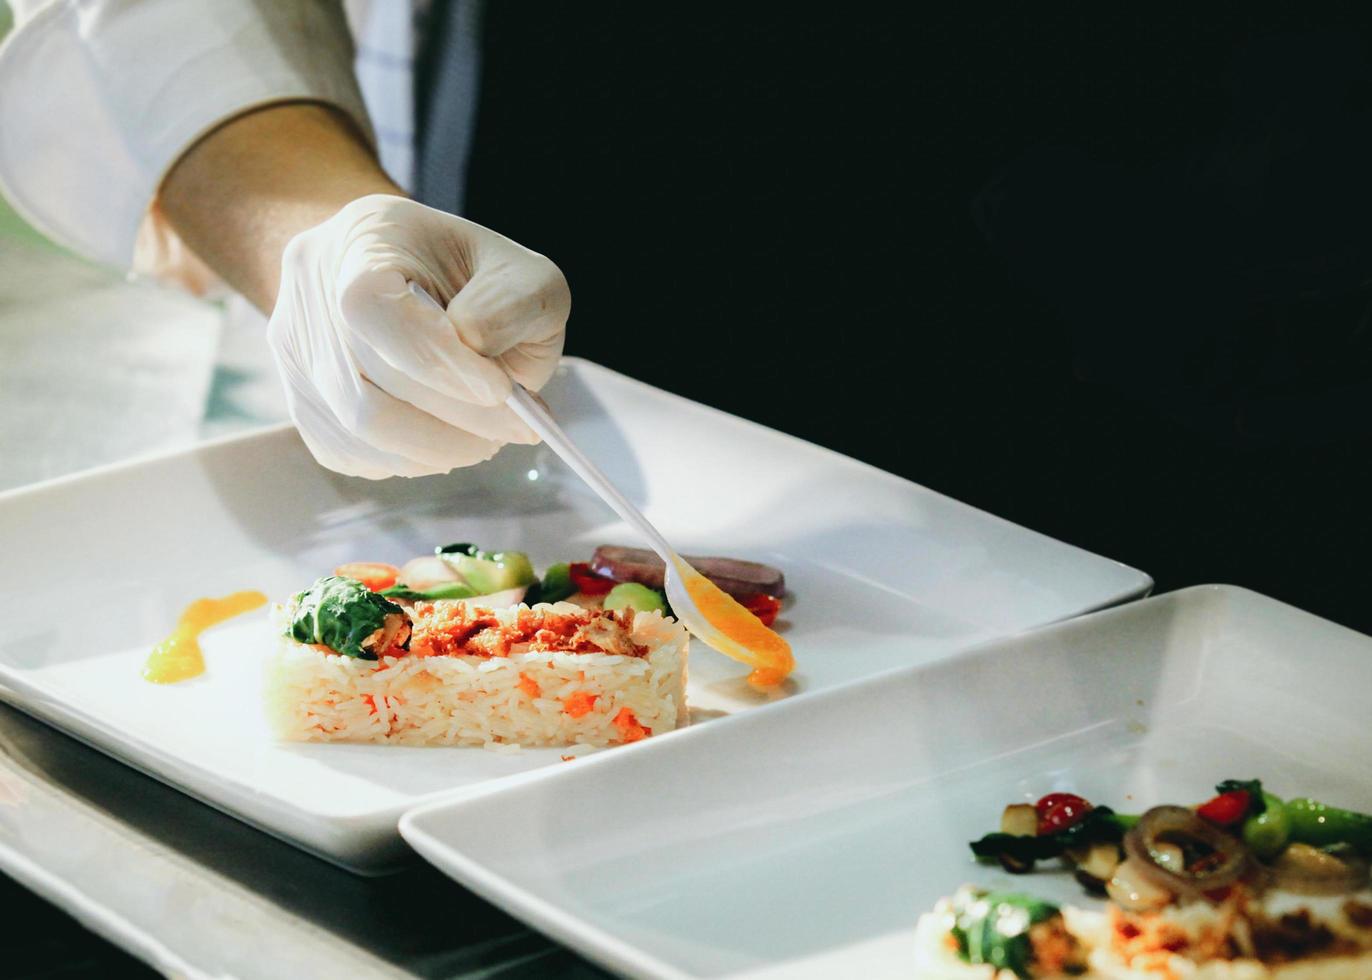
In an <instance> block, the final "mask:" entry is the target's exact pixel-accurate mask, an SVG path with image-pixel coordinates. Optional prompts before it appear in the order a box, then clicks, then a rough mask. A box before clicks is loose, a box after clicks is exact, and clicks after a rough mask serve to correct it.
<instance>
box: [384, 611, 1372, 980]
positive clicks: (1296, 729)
mask: <svg viewBox="0 0 1372 980" xmlns="http://www.w3.org/2000/svg"><path fill="white" fill-rule="evenodd" d="M1369 691H1372V638H1369V637H1367V636H1363V635H1362V634H1359V633H1354V632H1352V631H1350V630H1347V629H1344V628H1343V627H1340V626H1335V625H1334V624H1332V623H1329V622H1327V621H1326V620H1322V619H1318V618H1316V617H1315V616H1311V615H1309V614H1307V613H1304V612H1301V611H1299V610H1297V609H1293V608H1291V607H1290V606H1286V605H1283V604H1281V603H1278V602H1275V601H1273V600H1271V599H1267V598H1264V597H1262V596H1259V595H1256V594H1254V593H1251V592H1246V591H1243V590H1239V589H1233V588H1225V587H1216V586H1202V587H1197V588H1194V589H1188V590H1185V591H1183V592H1177V593H1172V594H1169V595H1164V596H1160V597H1157V598H1153V599H1146V600H1144V601H1142V602H1137V603H1133V604H1131V605H1128V606H1125V607H1123V608H1121V609H1113V610H1108V611H1105V612H1100V613H1096V614H1094V615H1091V616H1087V617H1083V618H1081V619H1077V620H1073V621H1071V622H1067V623H1061V624H1057V625H1053V626H1047V627H1044V628H1043V629H1040V630H1036V631H1034V632H1032V633H1029V634H1025V635H1022V636H1019V637H1013V638H1009V639H1002V640H996V641H993V642H991V643H989V644H987V645H986V646H984V647H983V648H981V649H979V650H977V651H974V652H970V653H968V654H966V655H964V656H960V657H957V658H954V659H949V660H945V661H943V662H941V663H937V664H928V665H924V666H920V667H915V668H909V669H904V670H898V671H895V672H893V673H889V674H887V675H885V676H884V677H880V678H872V679H869V680H866V681H862V682H859V683H856V684H852V685H848V686H846V687H844V688H842V689H840V690H835V691H829V692H826V693H823V694H819V695H816V696H815V697H813V698H807V699H804V700H801V701H796V702H792V703H790V704H786V705H780V706H778V707H777V708H776V709H774V710H772V711H767V712H758V713H755V714H748V715H742V716H739V717H735V718H730V719H727V720H725V721H722V722H720V723H717V724H713V725H710V726H707V727H705V728H702V729H698V730H692V731H687V732H684V733H683V734H682V735H681V736H679V737H678V738H676V739H674V740H671V741H664V742H662V743H661V744H658V745H652V744H650V743H644V744H643V745H642V746H641V747H640V746H632V747H629V748H626V749H625V750H623V751H621V752H615V753H609V754H606V755H604V756H601V757H598V758H593V759H586V760H584V761H578V762H576V763H574V764H573V765H571V766H569V767H568V770H567V771H559V772H554V773H551V774H550V775H549V776H548V778H546V779H542V780H539V781H538V782H536V783H531V784H529V785H525V786H519V787H513V788H511V789H510V790H509V791H507V792H503V793H496V794H492V795H491V796H489V797H486V796H479V797H475V798H469V799H467V800H463V801H459V802H456V803H450V804H442V803H440V804H436V805H433V806H429V807H425V808H423V809H420V810H417V811H414V812H412V813H409V814H407V815H406V816H405V817H404V818H403V819H402V821H401V825H400V827H401V832H402V833H403V834H404V835H405V838H406V839H407V840H409V841H410V843H411V844H413V845H414V846H415V848H416V849H417V850H418V851H419V852H420V853H421V854H423V855H424V856H425V857H426V858H428V859H429V860H430V861H431V862H433V863H434V864H436V865H437V866H438V867H440V868H442V869H443V870H445V871H446V872H448V874H450V875H451V876H452V877H454V878H456V879H457V880H458V881H460V882H461V883H463V884H464V885H466V886H468V887H469V888H471V889H473V890H474V891H476V892H478V893H479V894H481V895H483V896H484V897H486V898H487V899H489V900H491V901H492V902H494V903H495V904H497V905H499V906H501V907H502V908H504V909H505V910H506V911H508V912H510V913H511V914H513V915H516V916H518V917H520V918H521V919H523V920H524V921H526V922H528V923H529V924H530V925H532V926H535V927H537V928H538V929H541V930H543V931H544V932H546V933H548V934H549V935H551V936H553V937H555V938H557V939H559V940H561V941H562V942H564V943H566V944H567V945H569V946H572V947H573V948H575V949H577V950H578V951H579V952H581V953H583V954H584V955H586V956H588V957H590V958H592V959H594V960H596V961H598V962H599V963H601V964H603V965H605V966H607V967H609V968H611V969H614V970H617V971H620V972H622V973H625V974H628V975H631V976H635V977H725V976H728V977H736V976H741V975H749V976H754V975H759V974H765V975H772V976H776V977H783V976H784V977H788V978H789V977H816V978H819V977H859V976H860V977H864V978H866V980H876V978H879V977H909V976H912V975H913V974H912V972H911V971H912V969H913V967H912V955H913V954H912V950H913V945H912V934H913V928H914V925H915V921H916V919H917V918H918V916H919V915H920V913H921V912H924V911H928V910H929V909H930V908H932V906H933V904H934V902H935V901H936V900H937V899H938V898H939V897H941V896H943V895H948V894H951V893H952V892H953V890H955V889H956V888H957V886H958V885H960V884H963V883H964V882H969V881H971V882H977V883H980V884H984V885H987V886H993V887H1014V888H1015V889H1017V890H1027V891H1030V892H1032V893H1036V894H1039V895H1040V896H1042V897H1044V898H1048V899H1051V900H1056V901H1059V902H1075V903H1085V902H1087V901H1088V900H1087V899H1086V897H1085V894H1084V892H1083V891H1082V889H1081V888H1080V886H1078V885H1077V884H1076V883H1075V882H1074V881H1073V880H1072V878H1071V877H1070V876H1069V875H1068V874H1067V873H1066V872H1062V871H1058V872H1052V871H1040V872H1036V873H1035V874H1033V875H1030V876H1027V877H1024V876H1019V877H1014V876H1010V875H1008V874H1006V873H1004V872H1003V871H1001V870H1000V869H999V868H998V867H995V866H986V865H979V864H977V863H976V862H975V861H974V860H973V859H972V857H971V853H970V851H969V850H968V847H967V844H968V841H970V840H972V839H973V838H976V837H980V836H981V835H982V834H983V833H986V832H989V831H992V830H998V829H999V825H1000V814H1001V810H1002V808H1003V807H1004V806H1005V805H1006V804H1007V803H1011V802H1030V801H1033V800H1034V799H1037V798H1038V797H1039V796H1041V795H1043V794H1045V793H1048V792H1052V791H1059V790H1063V791H1073V792H1077V793H1080V794H1082V795H1084V796H1085V797H1087V799H1090V800H1093V801H1095V802H1097V803H1104V804H1108V805H1111V806H1113V807H1114V808H1115V809H1116V810H1119V811H1121V812H1130V811H1133V812H1141V811H1142V810H1144V809H1147V808H1148V807H1149V806H1152V805H1155V804H1160V803H1176V802H1183V803H1184V802H1191V801H1199V800H1202V799H1205V798H1207V797H1208V796H1210V795H1212V793H1213V787H1214V785H1215V783H1216V782H1218V781H1219V780H1221V779H1224V778H1231V777H1232V778H1241V779H1251V778H1254V777H1257V778H1261V779H1262V780H1263V781H1264V783H1265V785H1267V786H1268V787H1270V788H1271V790H1272V791H1273V792H1274V793H1276V794H1277V795H1279V796H1299V795H1310V796H1313V797H1315V798H1317V799H1323V800H1326V801H1327V802H1330V803H1333V804H1341V805H1344V806H1348V807H1352V808H1355V809H1359V810H1364V811H1367V810H1372V770H1370V769H1369V764H1368V759H1369V758H1372V729H1369V727H1368V725H1367V722H1366V719H1367V696H1368V692H1369Z"/></svg>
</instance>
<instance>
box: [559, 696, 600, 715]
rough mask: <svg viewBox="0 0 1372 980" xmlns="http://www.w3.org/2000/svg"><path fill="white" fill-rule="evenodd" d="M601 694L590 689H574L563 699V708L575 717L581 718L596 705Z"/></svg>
mask: <svg viewBox="0 0 1372 980" xmlns="http://www.w3.org/2000/svg"><path fill="white" fill-rule="evenodd" d="M599 697H600V695H599V694H592V693H591V692H590V691H573V692H572V693H571V694H569V695H567V696H566V697H565V698H563V699H562V710H563V711H564V712H566V713H567V714H569V715H571V716H572V717H573V718H580V717H581V716H582V715H584V714H586V713H587V712H589V711H590V710H591V709H592V708H594V707H595V703H596V699H597V698H599Z"/></svg>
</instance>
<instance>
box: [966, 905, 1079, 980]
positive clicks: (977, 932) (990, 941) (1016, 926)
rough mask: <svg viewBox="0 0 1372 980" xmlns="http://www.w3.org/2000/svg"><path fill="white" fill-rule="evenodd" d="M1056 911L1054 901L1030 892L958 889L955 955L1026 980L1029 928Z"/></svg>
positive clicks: (1029, 961) (1030, 960) (1030, 962)
mask: <svg viewBox="0 0 1372 980" xmlns="http://www.w3.org/2000/svg"><path fill="white" fill-rule="evenodd" d="M1060 914H1061V913H1060V912H1059V911H1058V907H1057V906H1056V905H1053V904H1051V903H1049V902H1044V901H1041V900H1039V899H1037V898H1034V897H1032V896H1030V895H1022V894H1019V893H1018V892H987V891H981V890H979V889H971V888H964V889H961V890H959V891H958V893H957V894H956V895H954V896H953V916H954V921H953V938H954V939H956V940H957V944H958V956H960V957H961V958H962V959H963V960H964V961H966V962H967V963H973V964H979V963H985V964H988V965H990V966H993V967H995V968H996V969H997V970H1009V971H1010V972H1011V973H1013V974H1014V975H1015V976H1017V977H1021V978H1023V980H1029V977H1030V976H1031V974H1030V972H1029V968H1030V967H1031V966H1032V965H1033V962H1034V947H1033V944H1032V943H1031V942H1030V941H1029V929H1030V927H1031V926H1034V925H1036V924H1038V923H1040V922H1045V921H1047V920H1049V919H1052V918H1054V917H1056V916H1058V915H1060Z"/></svg>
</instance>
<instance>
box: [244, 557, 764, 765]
mask: <svg viewBox="0 0 1372 980" xmlns="http://www.w3.org/2000/svg"><path fill="white" fill-rule="evenodd" d="M652 559H655V556H651V553H648V552H641V551H638V550H637V549H626V548H616V547H610V546H605V547H602V548H598V549H597V550H596V553H595V555H594V556H593V557H592V559H591V561H590V562H573V563H558V564H554V565H552V566H550V567H549V568H548V569H547V570H546V571H545V572H544V574H543V575H542V576H541V577H540V576H538V575H536V574H535V572H534V568H533V565H532V563H531V562H530V560H529V558H528V556H527V555H525V554H524V553H522V552H518V551H505V552H487V551H483V550H482V549H480V548H478V547H477V546H475V545H473V544H469V543H465V542H464V543H459V544H450V545H444V546H442V547H439V548H436V549H435V551H434V553H433V554H431V555H424V556H421V557H418V558H415V559H412V560H411V561H409V562H407V563H406V564H405V565H403V566H400V567H396V566H393V565H387V564H383V563H376V562H353V563H349V564H346V565H342V566H340V567H339V568H337V569H335V573H334V574H333V575H329V576H325V577H323V578H321V579H319V580H318V581H316V582H315V583H314V584H313V585H311V586H310V587H309V588H308V589H306V590H305V591H303V592H300V593H298V594H297V595H296V596H294V597H293V598H292V599H291V601H290V602H289V603H288V604H287V605H286V606H284V607H278V608H277V610H276V615H277V619H278V621H279V623H280V626H281V630H282V634H283V635H282V640H281V644H280V649H279V650H278V652H277V654H276V656H275V657H274V659H273V660H272V662H271V665H270V668H269V672H268V685H267V707H268V717H269V719H270V721H271V723H272V727H273V729H274V730H275V731H276V733H277V735H278V736H280V737H281V738H284V739H288V740H295V741H345V742H381V743H389V744H405V745H480V746H485V747H488V748H495V749H499V748H502V747H508V746H520V745H524V746H549V745H573V744H579V745H587V746H605V745H614V744H623V743H627V742H635V741H638V740H640V739H642V738H645V737H647V736H650V735H653V734H655V733H661V732H664V731H670V730H672V729H674V728H677V727H679V726H681V725H683V724H685V722H686V659H687V641H688V634H687V633H686V630H685V629H684V628H683V627H682V626H681V625H680V624H679V623H678V622H677V621H676V620H675V618H674V617H673V616H672V614H671V609H670V608H669V606H668V604H667V600H666V598H665V597H664V595H663V593H662V591H661V588H662V581H663V580H662V575H663V571H664V570H663V568H662V565H661V562H657V563H656V566H654V562H653V560H652ZM696 560H697V561H700V562H701V563H702V564H703V565H704V566H705V568H706V569H711V570H712V571H711V572H707V574H717V575H718V576H719V578H718V579H717V580H716V584H718V585H720V587H721V588H725V589H732V590H734V594H735V595H736V597H738V598H739V599H740V601H742V602H745V603H751V605H750V608H754V609H756V614H757V615H758V616H759V618H762V617H769V618H770V619H774V618H775V616H776V611H777V609H779V608H780V601H779V596H780V595H781V594H783V593H784V581H783V579H782V576H781V573H780V572H779V571H777V570H775V569H771V568H769V567H768V566H764V565H757V564H755V563H751V562H739V561H735V560H732V559H696ZM767 600H770V602H768V601H767Z"/></svg>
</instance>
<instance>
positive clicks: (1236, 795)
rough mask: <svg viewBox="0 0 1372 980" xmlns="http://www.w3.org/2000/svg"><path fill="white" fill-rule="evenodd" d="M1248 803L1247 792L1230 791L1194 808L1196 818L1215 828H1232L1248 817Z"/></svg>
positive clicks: (1242, 790) (1239, 790)
mask: <svg viewBox="0 0 1372 980" xmlns="http://www.w3.org/2000/svg"><path fill="white" fill-rule="evenodd" d="M1249 802H1250V798H1249V795H1248V790H1246V789H1235V790H1230V791H1229V792H1228V793H1221V794H1220V795H1219V796H1216V797H1215V798H1214V799H1212V800H1207V801H1206V802H1204V803H1202V804H1201V805H1200V806H1198V807H1196V816H1198V817H1200V818H1201V819H1202V820H1207V821H1209V822H1210V823H1212V824H1214V825H1215V826H1217V827H1232V826H1233V825H1234V824H1236V823H1238V822H1239V821H1240V820H1242V819H1243V818H1244V817H1245V816H1247V815H1248V804H1249Z"/></svg>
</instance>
